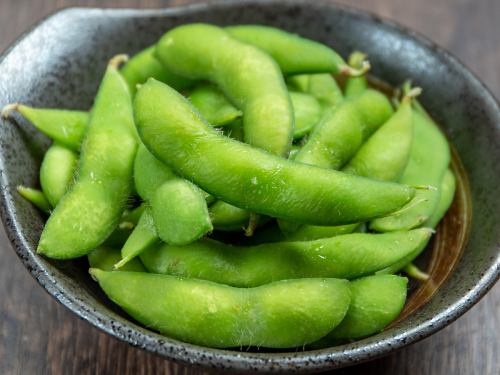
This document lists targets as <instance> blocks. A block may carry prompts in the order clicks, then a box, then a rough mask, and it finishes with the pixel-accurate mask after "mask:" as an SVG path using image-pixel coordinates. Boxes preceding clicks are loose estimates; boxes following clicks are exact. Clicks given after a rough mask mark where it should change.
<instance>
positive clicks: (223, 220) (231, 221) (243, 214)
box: [210, 201, 250, 231]
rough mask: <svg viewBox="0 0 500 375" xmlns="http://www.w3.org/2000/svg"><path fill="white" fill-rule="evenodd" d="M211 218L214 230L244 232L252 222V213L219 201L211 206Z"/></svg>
mask: <svg viewBox="0 0 500 375" xmlns="http://www.w3.org/2000/svg"><path fill="white" fill-rule="evenodd" d="M210 218H211V219H212V225H213V226H214V229H217V230H222V231H238V230H244V229H245V227H246V226H247V225H248V222H249V220H250V213H249V212H248V211H246V210H243V209H241V208H239V207H236V206H233V205H230V204H227V203H226V202H223V201H217V202H215V203H214V204H213V205H211V206H210Z"/></svg>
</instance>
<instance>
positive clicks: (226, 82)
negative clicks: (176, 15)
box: [156, 24, 294, 156]
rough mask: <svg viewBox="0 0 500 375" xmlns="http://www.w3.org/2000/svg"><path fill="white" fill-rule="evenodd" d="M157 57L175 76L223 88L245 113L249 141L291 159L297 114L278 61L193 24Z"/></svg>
mask: <svg viewBox="0 0 500 375" xmlns="http://www.w3.org/2000/svg"><path fill="white" fill-rule="evenodd" d="M156 56H157V58H158V59H159V60H160V61H161V62H162V63H163V65H164V66H165V67H166V68H167V69H170V70H171V71H173V72H175V73H177V74H179V75H181V76H184V77H187V78H191V79H206V80H209V81H212V82H214V83H216V84H217V85H218V87H219V88H220V89H221V90H222V91H223V92H224V94H225V95H226V96H227V97H228V98H229V100H231V102H232V103H233V104H234V105H236V107H238V108H239V109H241V110H242V111H243V113H244V116H243V128H244V132H243V134H244V138H245V142H246V143H249V144H251V145H253V146H256V147H259V148H262V149H264V150H266V151H268V152H270V153H273V154H276V155H281V156H285V155H287V154H288V151H289V149H290V146H291V144H292V135H293V128H294V121H293V110H292V104H291V102H290V97H289V95H288V91H287V89H286V86H285V82H284V80H283V77H282V75H281V72H280V70H279V67H278V66H277V64H276V62H275V61H274V60H273V59H272V58H270V57H269V56H268V55H267V54H266V53H264V52H262V51H261V50H259V49H258V48H256V47H253V46H251V45H248V44H245V43H241V42H239V41H238V40H236V39H234V38H232V37H231V36H230V35H229V34H228V33H227V32H226V31H224V30H223V29H221V28H219V27H217V26H213V25H208V24H188V25H182V26H178V27H176V28H174V29H172V30H170V31H168V32H167V33H166V34H165V35H164V36H163V37H162V38H161V39H160V41H159V42H158V44H157V47H156Z"/></svg>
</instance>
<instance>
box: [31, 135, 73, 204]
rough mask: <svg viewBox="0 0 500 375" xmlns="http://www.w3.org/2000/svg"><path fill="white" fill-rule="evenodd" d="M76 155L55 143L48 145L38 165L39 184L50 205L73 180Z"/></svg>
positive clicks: (58, 198)
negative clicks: (40, 163)
mask: <svg viewBox="0 0 500 375" xmlns="http://www.w3.org/2000/svg"><path fill="white" fill-rule="evenodd" d="M77 162H78V155H77V154H76V153H75V152H74V151H71V150H70V149H69V148H66V147H64V146H61V145H59V144H57V143H55V144H53V145H52V146H50V148H49V149H48V150H47V152H46V153H45V156H44V158H43V161H42V165H41V167H40V185H41V187H42V190H43V193H44V194H45V197H47V200H48V201H49V203H50V205H51V206H52V207H55V206H56V205H57V203H59V200H60V199H61V198H62V197H63V195H64V194H65V193H66V191H67V190H68V188H69V187H70V185H71V181H72V180H73V175H74V172H75V168H76V164H77Z"/></svg>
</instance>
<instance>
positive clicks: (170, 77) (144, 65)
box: [121, 45, 192, 93]
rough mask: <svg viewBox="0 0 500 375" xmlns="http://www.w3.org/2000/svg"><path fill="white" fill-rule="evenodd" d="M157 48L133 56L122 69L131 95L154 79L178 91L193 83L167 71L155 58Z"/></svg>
mask: <svg viewBox="0 0 500 375" xmlns="http://www.w3.org/2000/svg"><path fill="white" fill-rule="evenodd" d="M155 48H156V47H155V46H154V45H153V46H150V47H148V48H146V49H144V50H142V51H140V52H139V53H137V54H136V55H134V56H132V58H130V60H129V61H127V63H126V64H125V65H124V66H123V68H122V69H121V73H122V75H123V77H124V78H125V81H127V83H128V85H129V89H130V92H131V93H135V91H136V89H137V85H138V84H142V83H144V82H146V81H147V80H148V78H150V77H153V78H155V79H157V80H158V81H161V82H165V83H166V84H167V85H169V86H172V87H174V88H175V89H176V90H182V89H184V88H186V87H189V86H190V85H191V84H192V82H191V81H190V80H188V79H185V78H183V77H179V76H178V75H176V74H174V73H172V72H170V71H169V70H167V69H165V67H163V66H162V64H161V63H160V62H159V61H158V60H156V58H155V57H154V51H155Z"/></svg>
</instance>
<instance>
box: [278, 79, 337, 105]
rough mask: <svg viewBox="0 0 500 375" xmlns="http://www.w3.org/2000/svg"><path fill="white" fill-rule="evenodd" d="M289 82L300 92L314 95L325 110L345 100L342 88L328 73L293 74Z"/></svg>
mask: <svg viewBox="0 0 500 375" xmlns="http://www.w3.org/2000/svg"><path fill="white" fill-rule="evenodd" d="M288 84H289V85H290V86H291V87H292V88H294V89H296V90H298V91H300V92H304V93H307V94H310V95H312V96H313V97H314V98H316V100H317V101H318V102H319V104H320V105H321V107H322V108H323V110H327V109H329V108H331V107H334V106H336V105H337V104H339V103H340V102H341V101H342V100H343V95H342V90H341V89H340V87H339V85H338V84H337V82H336V81H335V79H334V78H333V77H332V76H331V75H330V74H328V73H323V74H321V73H320V74H299V75H296V76H291V77H289V78H288Z"/></svg>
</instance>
